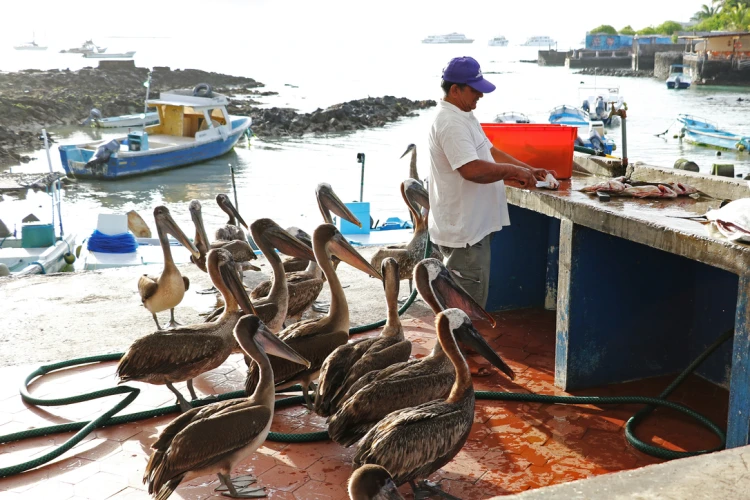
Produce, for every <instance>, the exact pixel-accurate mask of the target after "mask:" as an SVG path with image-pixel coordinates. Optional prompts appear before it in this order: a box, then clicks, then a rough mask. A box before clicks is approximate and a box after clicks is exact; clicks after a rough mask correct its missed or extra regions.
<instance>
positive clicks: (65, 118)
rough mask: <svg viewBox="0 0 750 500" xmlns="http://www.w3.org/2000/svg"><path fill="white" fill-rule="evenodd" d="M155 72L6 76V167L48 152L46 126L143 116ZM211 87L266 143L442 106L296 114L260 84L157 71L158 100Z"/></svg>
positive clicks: (2, 140)
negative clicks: (266, 103)
mask: <svg viewBox="0 0 750 500" xmlns="http://www.w3.org/2000/svg"><path fill="white" fill-rule="evenodd" d="M147 76H148V69H146V68H137V67H135V65H133V64H132V61H129V62H125V63H123V62H114V61H102V62H101V63H100V65H99V67H98V68H83V69H81V70H79V71H69V70H49V71H40V70H24V71H20V72H17V73H2V72H0V89H2V90H0V116H1V117H2V121H0V167H1V166H7V165H14V164H18V163H19V162H20V163H24V162H28V161H29V160H30V158H28V157H25V156H22V155H21V154H20V152H21V151H29V150H37V149H40V148H41V147H42V146H43V143H42V141H41V140H40V139H39V133H40V131H41V129H42V128H49V127H59V126H63V125H74V124H77V123H79V122H80V121H81V120H83V119H84V118H86V117H87V116H88V114H89V111H90V110H91V108H97V109H99V110H100V111H101V112H102V114H103V116H105V117H106V116H118V115H124V114H133V113H141V112H143V99H144V97H145V89H144V87H143V82H145V81H146V78H147ZM199 83H208V84H210V85H211V86H212V87H213V89H214V91H215V92H219V93H222V94H225V95H226V96H227V97H229V98H230V100H231V104H230V105H229V106H228V108H229V112H230V113H231V114H234V115H241V116H251V117H252V118H253V126H252V129H253V132H254V133H255V134H256V135H257V136H258V137H261V138H283V137H298V136H301V135H303V134H305V133H335V132H346V131H352V130H359V129H365V128H371V127H382V126H384V125H385V124H386V123H388V122H392V121H394V120H397V119H399V118H401V117H404V116H413V112H414V111H415V110H419V109H425V108H428V107H431V106H435V105H436V103H435V101H411V100H409V99H405V98H396V97H391V96H385V97H375V98H373V97H368V98H366V99H360V100H356V101H350V102H347V103H342V104H337V105H334V106H331V107H330V108H328V109H325V110H323V109H318V110H316V111H314V112H313V113H298V112H297V111H295V110H293V109H285V108H260V107H258V105H262V104H263V103H262V102H261V101H259V99H262V98H263V97H265V96H269V95H274V94H276V93H277V92H273V91H266V90H263V89H262V88H263V87H264V84H263V83H261V82H258V81H256V80H254V79H252V78H244V77H237V76H231V75H224V74H220V73H210V72H206V71H201V70H196V69H186V70H179V69H177V70H172V69H170V68H168V67H155V68H154V69H153V70H152V73H151V89H150V97H152V98H156V97H158V95H159V92H163V91H166V90H171V89H176V88H193V87H195V86H196V85H197V84H199Z"/></svg>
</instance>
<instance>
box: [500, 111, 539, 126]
mask: <svg viewBox="0 0 750 500" xmlns="http://www.w3.org/2000/svg"><path fill="white" fill-rule="evenodd" d="M495 123H531V121H530V120H529V117H528V116H526V115H525V114H523V113H519V112H518V111H506V112H505V113H500V114H499V115H497V116H496V117H495Z"/></svg>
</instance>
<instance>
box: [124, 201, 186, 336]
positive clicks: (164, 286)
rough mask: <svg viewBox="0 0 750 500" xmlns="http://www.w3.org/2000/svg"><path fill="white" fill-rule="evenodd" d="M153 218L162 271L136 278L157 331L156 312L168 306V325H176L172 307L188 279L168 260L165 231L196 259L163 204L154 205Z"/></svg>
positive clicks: (168, 249) (180, 299)
mask: <svg viewBox="0 0 750 500" xmlns="http://www.w3.org/2000/svg"><path fill="white" fill-rule="evenodd" d="M154 220H155V221H156V231H157V233H158V235H159V243H160V244H161V249H162V252H164V270H163V271H162V272H161V275H159V276H158V277H157V276H149V275H147V274H144V275H143V276H141V277H140V278H138V293H140V295H141V302H142V303H143V306H144V307H145V308H146V309H148V310H149V312H151V315H152V316H153V317H154V323H156V328H158V329H159V330H161V329H162V328H161V326H160V325H159V320H158V319H157V318H156V313H158V312H161V311H166V310H167V309H169V313H170V320H169V325H168V326H170V327H174V326H176V325H177V323H176V322H175V320H174V308H175V307H176V306H177V304H179V303H180V302H182V297H184V296H185V291H186V290H187V289H188V288H189V287H190V280H188V279H187V277H184V276H182V275H181V274H180V271H179V270H178V269H177V266H176V265H175V263H174V260H173V259H172V251H171V250H170V248H169V238H167V234H171V235H172V236H174V237H175V238H177V241H179V242H180V243H182V244H183V245H184V246H185V248H187V249H189V250H190V251H191V252H192V254H193V257H196V258H197V257H198V256H199V253H198V249H197V248H195V245H193V244H192V243H191V242H190V240H189V239H188V237H187V236H185V233H183V232H182V230H181V229H180V228H179V227H178V226H177V223H176V222H175V221H174V219H172V216H171V215H170V213H169V209H168V208H167V207H164V206H158V207H156V208H155V209H154Z"/></svg>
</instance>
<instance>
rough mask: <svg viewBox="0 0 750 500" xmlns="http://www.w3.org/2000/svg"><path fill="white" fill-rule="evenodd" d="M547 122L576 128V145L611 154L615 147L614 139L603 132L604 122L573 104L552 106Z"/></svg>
mask: <svg viewBox="0 0 750 500" xmlns="http://www.w3.org/2000/svg"><path fill="white" fill-rule="evenodd" d="M549 122H550V123H552V124H555V125H567V126H570V127H576V128H577V129H578V137H577V138H576V145H577V146H583V147H586V148H591V149H594V150H597V151H601V152H603V153H605V154H612V151H614V150H615V149H617V146H616V145H615V141H613V140H612V139H610V138H609V137H607V136H606V135H605V133H604V122H603V121H601V120H595V119H592V118H591V114H590V113H589V112H587V111H586V110H584V109H581V108H576V107H575V106H568V105H565V104H563V105H561V106H557V107H556V108H553V109H552V111H550V114H549Z"/></svg>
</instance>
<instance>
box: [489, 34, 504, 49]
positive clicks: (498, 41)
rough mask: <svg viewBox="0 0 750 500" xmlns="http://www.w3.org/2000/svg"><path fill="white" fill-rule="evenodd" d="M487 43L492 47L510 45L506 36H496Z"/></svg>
mask: <svg viewBox="0 0 750 500" xmlns="http://www.w3.org/2000/svg"><path fill="white" fill-rule="evenodd" d="M487 45H489V46H490V47H507V46H508V39H507V38H505V37H504V36H502V35H500V36H496V37H495V38H490V41H489V42H487Z"/></svg>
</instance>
